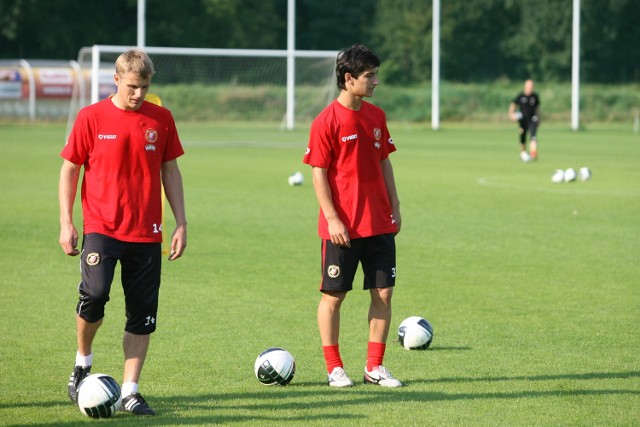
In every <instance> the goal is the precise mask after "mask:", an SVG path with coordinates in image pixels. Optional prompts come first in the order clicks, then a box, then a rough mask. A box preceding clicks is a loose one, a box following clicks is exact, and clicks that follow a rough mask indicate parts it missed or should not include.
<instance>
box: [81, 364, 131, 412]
mask: <svg viewBox="0 0 640 427" xmlns="http://www.w3.org/2000/svg"><path fill="white" fill-rule="evenodd" d="M121 403H122V396H121V394H120V386H119V385H118V383H117V382H116V380H114V379H113V378H111V377H110V376H109V375H106V374H92V375H89V376H88V377H86V378H85V379H83V380H82V381H81V382H80V385H79V386H78V408H80V412H82V413H83V414H85V415H87V416H89V417H91V418H109V417H110V416H112V415H113V414H115V413H116V412H117V411H118V409H120V404H121Z"/></svg>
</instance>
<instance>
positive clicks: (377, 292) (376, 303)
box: [369, 287, 393, 343]
mask: <svg viewBox="0 0 640 427" xmlns="http://www.w3.org/2000/svg"><path fill="white" fill-rule="evenodd" d="M369 293H370V294H371V304H370V305H369V341H372V342H379V343H386V342H387V336H388V334H389V326H390V325H391V297H392V296H393V287H389V288H375V289H370V290H369Z"/></svg>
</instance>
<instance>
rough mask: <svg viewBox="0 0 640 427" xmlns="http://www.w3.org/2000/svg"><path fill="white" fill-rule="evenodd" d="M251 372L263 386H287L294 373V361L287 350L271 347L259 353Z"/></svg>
mask: <svg viewBox="0 0 640 427" xmlns="http://www.w3.org/2000/svg"><path fill="white" fill-rule="evenodd" d="M253 370H254V372H255V374H256V378H258V381H260V382H261V383H262V384H264V385H276V384H278V385H287V384H289V383H290V382H291V380H292V379H293V376H294V375H295V373H296V361H295V360H294V359H293V356H292V355H291V353H289V352H288V351H287V350H284V349H282V348H278V347H272V348H268V349H266V350H265V351H263V352H262V353H260V355H259V356H258V358H257V359H256V362H255V364H254V366H253Z"/></svg>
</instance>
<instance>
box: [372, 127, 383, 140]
mask: <svg viewBox="0 0 640 427" xmlns="http://www.w3.org/2000/svg"><path fill="white" fill-rule="evenodd" d="M373 137H374V138H375V139H376V141H380V138H381V137H382V132H381V131H380V129H378V128H374V129H373Z"/></svg>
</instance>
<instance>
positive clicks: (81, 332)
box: [76, 316, 102, 356]
mask: <svg viewBox="0 0 640 427" xmlns="http://www.w3.org/2000/svg"><path fill="white" fill-rule="evenodd" d="M101 325H102V319H100V320H98V321H97V322H93V323H89V322H87V321H86V320H84V319H83V318H82V317H80V316H76V329H77V333H78V353H80V354H81V355H82V356H88V355H90V354H91V347H92V345H93V340H94V338H95V337H96V334H97V333H98V329H99V328H100V326H101Z"/></svg>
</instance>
